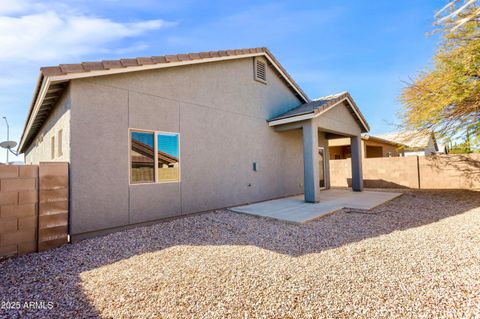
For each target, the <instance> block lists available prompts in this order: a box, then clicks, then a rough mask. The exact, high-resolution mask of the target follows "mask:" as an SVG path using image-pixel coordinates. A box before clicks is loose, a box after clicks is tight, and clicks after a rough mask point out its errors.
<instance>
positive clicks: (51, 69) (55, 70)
mask: <svg viewBox="0 0 480 319" xmlns="http://www.w3.org/2000/svg"><path fill="white" fill-rule="evenodd" d="M40 71H41V72H42V74H43V75H45V76H55V75H62V74H65V73H63V72H62V69H61V68H60V67H59V66H46V67H43V68H40Z"/></svg>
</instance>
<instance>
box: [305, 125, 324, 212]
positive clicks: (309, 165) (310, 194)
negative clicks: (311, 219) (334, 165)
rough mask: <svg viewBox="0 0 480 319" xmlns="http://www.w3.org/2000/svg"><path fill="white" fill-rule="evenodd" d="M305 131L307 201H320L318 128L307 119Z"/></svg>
mask: <svg viewBox="0 0 480 319" xmlns="http://www.w3.org/2000/svg"><path fill="white" fill-rule="evenodd" d="M302 131H303V192H304V196H305V201H306V202H308V203H318V202H319V201H320V177H319V166H318V165H319V164H318V128H317V126H316V125H315V124H314V123H313V121H311V120H310V121H307V122H306V123H305V124H304V125H303V128H302Z"/></svg>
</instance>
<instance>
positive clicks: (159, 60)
mask: <svg viewBox="0 0 480 319" xmlns="http://www.w3.org/2000/svg"><path fill="white" fill-rule="evenodd" d="M152 61H153V63H167V59H166V58H165V56H164V55H161V56H152Z"/></svg>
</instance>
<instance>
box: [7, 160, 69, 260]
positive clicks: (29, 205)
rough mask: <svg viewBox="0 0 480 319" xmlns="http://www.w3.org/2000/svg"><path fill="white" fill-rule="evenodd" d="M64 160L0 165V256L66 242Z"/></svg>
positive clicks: (66, 207) (22, 252) (39, 249)
mask: <svg viewBox="0 0 480 319" xmlns="http://www.w3.org/2000/svg"><path fill="white" fill-rule="evenodd" d="M68 184H69V181H68V163H40V164H39V165H0V258H2V257H9V256H14V255H22V254H26V253H30V252H35V251H42V250H46V249H50V248H55V247H58V246H60V245H63V244H65V243H67V242H68V198H69V196H68Z"/></svg>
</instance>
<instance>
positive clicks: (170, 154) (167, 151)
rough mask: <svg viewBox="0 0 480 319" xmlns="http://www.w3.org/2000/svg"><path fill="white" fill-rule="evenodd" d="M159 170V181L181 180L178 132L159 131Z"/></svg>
mask: <svg viewBox="0 0 480 319" xmlns="http://www.w3.org/2000/svg"><path fill="white" fill-rule="evenodd" d="M157 148H158V171H157V182H170V181H178V180H179V176H180V175H179V151H178V134H176V133H158V134H157Z"/></svg>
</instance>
